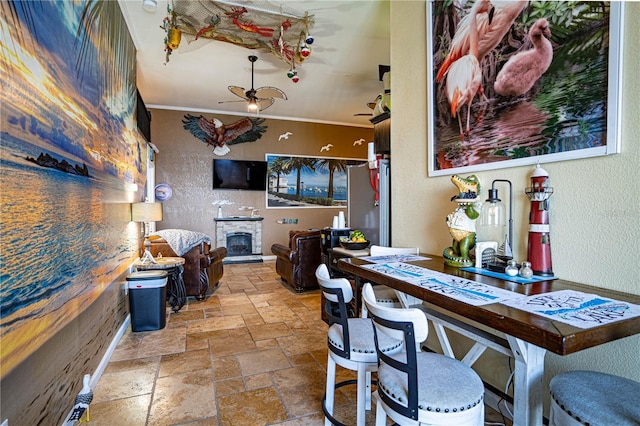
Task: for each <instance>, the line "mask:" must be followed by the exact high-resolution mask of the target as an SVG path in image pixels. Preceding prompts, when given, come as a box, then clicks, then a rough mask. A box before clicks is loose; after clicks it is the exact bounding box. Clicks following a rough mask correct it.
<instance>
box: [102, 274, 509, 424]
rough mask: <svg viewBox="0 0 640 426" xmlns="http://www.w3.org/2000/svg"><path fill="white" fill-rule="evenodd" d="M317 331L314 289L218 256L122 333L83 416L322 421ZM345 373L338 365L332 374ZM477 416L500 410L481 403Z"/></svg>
mask: <svg viewBox="0 0 640 426" xmlns="http://www.w3.org/2000/svg"><path fill="white" fill-rule="evenodd" d="M326 332H327V325H326V324H325V323H324V322H323V321H322V320H321V319H320V292H319V291H317V290H316V291H311V292H307V293H303V294H296V293H295V292H293V291H291V290H289V288H288V287H287V286H286V284H284V283H282V282H281V281H280V277H279V276H278V275H277V274H276V273H275V263H274V262H265V263H251V264H235V265H225V273H224V277H223V279H222V280H221V283H220V286H219V288H218V289H217V290H216V291H215V292H214V293H213V294H212V295H211V296H209V297H208V298H207V299H206V300H204V301H196V300H195V299H193V298H190V299H189V301H188V304H187V305H185V306H184V307H183V308H182V309H181V310H180V312H178V313H177V314H174V313H172V312H171V311H170V309H168V318H167V326H166V328H164V329H162V330H158V331H149V332H140V333H133V332H131V331H130V329H129V330H128V331H127V332H126V333H125V335H124V336H123V338H122V339H121V340H120V342H119V344H118V346H117V348H116V350H115V351H114V353H113V356H112V357H111V360H110V362H109V364H108V366H107V368H106V370H105V372H104V374H103V375H102V377H101V379H100V381H99V383H98V385H97V386H96V388H95V389H94V399H93V403H92V404H91V423H90V424H91V425H93V426H101V425H108V426H114V425H116V426H118V425H127V426H136V425H153V426H161V425H183V424H184V425H186V424H189V425H194V426H197V425H201V426H205V425H207V426H208V425H215V426H219V425H220V426H236V425H238V426H244V425H271V424H274V425H275V424H277V425H285V426H303V425H322V424H323V419H324V417H323V415H322V408H321V399H322V395H323V394H324V386H325V379H326V371H325V368H326V358H327V344H326ZM351 378H355V375H353V374H352V373H350V372H348V371H346V370H344V369H342V368H340V367H338V380H337V381H342V380H347V379H351ZM355 402H356V400H355V387H353V386H347V387H344V388H342V389H341V390H339V391H338V393H337V395H336V410H335V413H334V414H335V416H336V418H338V419H339V420H340V421H342V422H343V423H345V424H347V425H353V424H355ZM486 421H487V424H501V423H502V422H503V419H502V416H500V415H499V414H498V413H495V412H491V410H490V409H488V413H487V417H486ZM489 422H491V423H489ZM493 422H498V423H493ZM374 423H375V407H374V409H373V410H372V411H371V412H369V413H368V414H367V425H373V424H374Z"/></svg>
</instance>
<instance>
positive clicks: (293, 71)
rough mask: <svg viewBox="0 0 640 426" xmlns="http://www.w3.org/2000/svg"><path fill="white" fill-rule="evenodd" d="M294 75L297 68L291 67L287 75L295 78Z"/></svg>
mask: <svg viewBox="0 0 640 426" xmlns="http://www.w3.org/2000/svg"><path fill="white" fill-rule="evenodd" d="M294 75H296V70H294V69H290V70H289V72H287V77H289V78H293V76H294Z"/></svg>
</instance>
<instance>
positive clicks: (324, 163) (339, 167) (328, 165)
mask: <svg viewBox="0 0 640 426" xmlns="http://www.w3.org/2000/svg"><path fill="white" fill-rule="evenodd" d="M318 169H327V170H329V188H328V190H327V198H329V199H333V175H334V174H335V172H336V171H338V172H343V173H346V172H347V161H346V160H336V159H334V158H325V159H321V160H319V161H318Z"/></svg>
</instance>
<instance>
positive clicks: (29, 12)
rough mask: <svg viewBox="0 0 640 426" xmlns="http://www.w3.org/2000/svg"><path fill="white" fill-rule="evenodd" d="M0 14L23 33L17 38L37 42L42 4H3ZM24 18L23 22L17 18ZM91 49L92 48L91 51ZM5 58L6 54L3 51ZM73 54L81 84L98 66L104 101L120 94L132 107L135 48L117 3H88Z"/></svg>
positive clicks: (7, 2)
mask: <svg viewBox="0 0 640 426" xmlns="http://www.w3.org/2000/svg"><path fill="white" fill-rule="evenodd" d="M0 10H1V11H2V14H3V15H4V19H11V21H12V24H13V25H14V26H15V27H16V28H19V29H21V28H22V26H23V25H26V26H27V28H26V29H24V31H22V30H21V31H17V32H16V33H17V34H16V36H17V37H23V35H24V34H31V35H32V36H33V37H34V38H35V39H36V40H37V39H38V25H37V23H38V21H39V20H40V19H46V17H45V16H42V15H43V9H42V4H41V3H40V2H36V1H15V0H9V1H2V2H0ZM18 16H24V22H21V20H20V19H19V18H18ZM92 45H93V46H94V47H93V48H92ZM2 52H3V53H2V54H4V52H5V50H2ZM74 52H75V54H76V64H75V68H76V73H77V75H78V78H79V79H80V81H81V82H82V80H83V78H84V76H85V73H88V72H91V64H93V63H98V64H100V66H101V67H102V71H103V75H104V77H105V78H104V79H99V80H98V82H99V83H101V84H104V87H103V88H102V89H104V91H105V94H106V96H105V98H106V99H117V98H118V97H117V96H116V95H117V94H118V92H119V91H124V93H128V94H129V97H130V99H129V101H130V102H131V104H132V105H135V102H134V101H135V95H136V92H135V89H136V74H135V68H134V69H132V66H131V64H133V63H135V54H136V52H135V46H134V44H133V43H132V42H131V36H130V35H129V29H128V28H127V25H126V23H125V21H124V19H122V12H121V10H120V5H119V3H118V2H117V1H102V0H88V1H87V2H86V3H85V4H84V6H83V8H82V15H81V19H80V24H79V25H78V29H77V31H76V41H75V45H74ZM100 52H115V55H114V56H113V57H114V58H115V63H111V62H110V60H111V57H112V55H104V54H102V55H101V54H100ZM123 76H128V80H127V81H126V82H125V84H126V87H124V88H123V87H119V86H118V87H116V86H115V84H116V83H117V82H119V81H121V80H122V77H123ZM98 89H100V88H98Z"/></svg>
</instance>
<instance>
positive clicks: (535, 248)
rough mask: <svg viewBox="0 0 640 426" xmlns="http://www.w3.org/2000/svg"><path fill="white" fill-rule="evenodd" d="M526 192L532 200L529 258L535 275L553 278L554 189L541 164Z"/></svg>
mask: <svg viewBox="0 0 640 426" xmlns="http://www.w3.org/2000/svg"><path fill="white" fill-rule="evenodd" d="M524 192H525V193H526V194H527V196H528V197H529V200H531V213H529V243H528V249H527V258H528V260H529V262H531V269H533V273H534V275H542V276H553V270H552V268H551V240H550V237H549V197H551V194H553V188H551V187H550V186H549V173H547V171H546V170H545V169H543V168H542V167H540V164H538V165H536V169H535V170H534V172H533V174H532V175H531V187H529V188H526V189H525V191H524Z"/></svg>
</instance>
